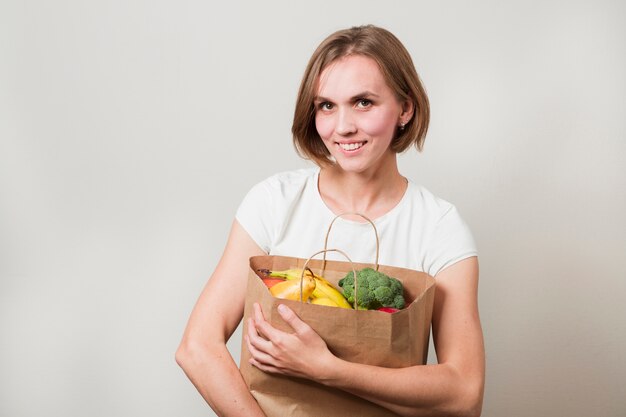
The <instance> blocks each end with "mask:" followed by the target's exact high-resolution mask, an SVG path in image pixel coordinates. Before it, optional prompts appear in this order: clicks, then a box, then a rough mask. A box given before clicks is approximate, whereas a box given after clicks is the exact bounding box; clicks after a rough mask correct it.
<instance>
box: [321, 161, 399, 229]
mask: <svg viewBox="0 0 626 417" xmlns="http://www.w3.org/2000/svg"><path fill="white" fill-rule="evenodd" d="M318 187H319V192H320V195H321V196H322V199H323V200H324V203H326V205H327V206H328V207H329V208H330V209H331V210H332V211H333V212H334V213H335V214H340V213H346V212H357V213H361V214H363V215H365V216H367V217H368V218H370V219H372V220H374V219H375V218H378V217H380V216H382V215H384V214H385V213H387V212H388V211H389V210H391V209H392V208H393V207H395V206H396V205H397V204H398V203H399V202H400V200H401V199H402V197H403V196H404V193H405V191H406V187H407V180H406V178H404V177H403V176H402V175H400V172H399V171H398V165H397V162H396V158H395V154H394V155H393V158H392V159H391V160H390V161H389V162H388V163H386V164H385V167H384V169H377V170H371V171H366V172H346V171H344V170H342V169H341V167H339V166H338V165H333V166H329V167H324V168H322V169H321V170H320V178H319V183H318ZM354 220H356V221H363V219H362V218H360V217H358V216H357V217H355V218H354Z"/></svg>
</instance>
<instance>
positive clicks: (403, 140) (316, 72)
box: [291, 25, 430, 166]
mask: <svg viewBox="0 0 626 417" xmlns="http://www.w3.org/2000/svg"><path fill="white" fill-rule="evenodd" d="M349 55H362V56H366V57H369V58H371V59H373V60H374V61H375V62H376V63H377V64H378V66H379V68H380V71H381V73H382V75H383V77H384V79H385V81H386V83H387V85H388V86H389V87H390V88H391V90H392V91H393V92H394V93H395V94H396V97H397V98H398V100H399V101H400V102H401V103H404V102H405V101H407V100H410V101H412V102H413V108H414V113H413V117H411V120H409V122H408V123H407V124H406V125H405V127H404V129H397V131H396V136H395V137H394V138H393V140H392V142H391V145H390V146H391V149H392V150H393V151H394V152H396V153H401V152H404V151H406V150H407V149H408V148H409V147H410V146H411V145H415V147H416V148H417V150H418V151H421V150H422V149H423V146H424V140H425V138H426V132H427V131H428V123H429V120H430V107H429V104H428V96H427V95H426V91H425V89H424V87H423V85H422V82H421V81H420V78H419V76H418V75H417V71H416V70H415V65H414V64H413V60H412V59H411V55H410V54H409V52H408V51H407V50H406V48H405V47H404V45H403V44H402V43H401V42H400V40H398V38H397V37H396V36H395V35H393V34H392V33H391V32H389V31H388V30H386V29H383V28H380V27H377V26H374V25H365V26H355V27H352V28H349V29H343V30H339V31H337V32H335V33H332V34H331V35H330V36H328V37H327V38H326V39H325V40H323V41H322V43H321V44H320V45H319V46H318V47H317V49H316V50H315V52H313V55H312V56H311V59H310V60H309V63H308V65H307V67H306V70H305V71H304V76H303V77H302V82H301V84H300V89H299V91H298V97H297V100H296V106H295V111H294V117H293V125H292V127H291V133H292V134H293V143H294V146H295V147H296V151H297V152H298V154H299V155H300V156H302V157H304V158H306V159H311V160H313V161H314V162H315V163H316V164H318V165H320V166H321V165H327V164H332V160H331V159H330V153H329V152H328V149H327V148H326V146H325V145H324V143H323V142H322V139H321V138H320V136H319V134H318V133H317V128H316V127H315V106H314V103H313V101H314V99H315V96H316V93H317V88H318V82H319V77H320V74H321V73H322V71H323V70H324V69H325V68H326V67H327V66H328V65H330V64H331V63H333V62H335V61H337V60H339V59H341V58H344V57H346V56H349Z"/></svg>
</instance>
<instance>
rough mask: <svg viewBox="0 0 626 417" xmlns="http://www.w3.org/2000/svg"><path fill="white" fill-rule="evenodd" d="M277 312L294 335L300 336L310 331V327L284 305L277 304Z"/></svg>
mask: <svg viewBox="0 0 626 417" xmlns="http://www.w3.org/2000/svg"><path fill="white" fill-rule="evenodd" d="M277 310H278V313H279V314H280V316H281V317H282V318H283V320H285V321H286V322H287V324H289V325H290V326H291V328H292V329H294V330H295V331H296V333H298V334H302V333H305V332H308V331H310V330H311V326H309V325H308V324H306V323H305V322H303V321H302V320H300V317H298V315H297V314H296V313H294V311H293V310H292V309H290V308H289V307H287V306H286V305H284V304H279V305H278V307H277Z"/></svg>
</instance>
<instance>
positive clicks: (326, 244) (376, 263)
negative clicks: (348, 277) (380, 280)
mask: <svg viewBox="0 0 626 417" xmlns="http://www.w3.org/2000/svg"><path fill="white" fill-rule="evenodd" d="M348 215H355V216H361V217H363V218H364V219H365V220H367V221H368V222H369V224H371V225H372V227H373V228H374V236H376V261H375V262H374V265H375V266H376V267H375V268H374V269H376V271H378V252H379V249H380V242H379V239H378V230H377V229H376V226H375V225H374V222H373V221H371V220H370V219H369V218H367V217H366V216H364V215H363V214H361V213H356V212H354V213H341V214H338V215H337V216H335V218H334V219H333V221H332V222H330V225H329V226H328V231H327V232H326V238H325V239H324V251H323V252H324V258H323V262H324V263H323V266H322V270H325V269H326V252H325V250H326V248H327V247H328V235H330V229H332V227H333V223H335V220H337V219H338V218H340V217H342V216H348ZM331 250H336V249H331ZM329 251H330V250H329ZM339 252H341V251H339ZM318 253H320V252H318ZM318 253H316V255H317V254H318ZM342 253H343V252H342ZM344 255H345V254H344ZM346 258H347V256H346ZM349 259H350V258H348V260H349ZM350 262H352V261H350ZM355 277H356V275H355ZM355 282H356V278H355ZM355 288H356V286H355ZM355 291H356V290H355Z"/></svg>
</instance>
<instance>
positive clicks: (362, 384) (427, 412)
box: [320, 359, 483, 416]
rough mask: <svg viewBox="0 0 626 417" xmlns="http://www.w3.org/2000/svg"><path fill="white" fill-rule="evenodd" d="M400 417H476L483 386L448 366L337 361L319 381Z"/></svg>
mask: <svg viewBox="0 0 626 417" xmlns="http://www.w3.org/2000/svg"><path fill="white" fill-rule="evenodd" d="M320 382H322V383H323V384H325V385H328V386H331V387H334V388H339V389H342V390H344V391H347V392H350V393H352V394H354V395H357V396H359V397H362V398H364V399H367V400H369V401H371V402H373V403H376V404H379V405H381V406H383V407H385V408H387V409H389V410H391V411H393V412H395V413H397V414H399V415H402V416H478V415H480V409H481V405H482V392H483V382H482V379H481V378H480V377H472V376H469V375H467V374H464V373H461V372H459V371H458V370H457V369H455V368H454V367H452V366H450V365H446V364H441V365H422V366H413V367H408V368H400V369H392V368H381V367H377V366H369V365H362V364H356V363H351V362H347V361H344V360H341V359H337V360H336V361H335V362H334V363H333V364H332V365H331V367H330V368H329V371H328V372H327V373H326V375H324V377H323V379H322V380H321V381H320Z"/></svg>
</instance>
